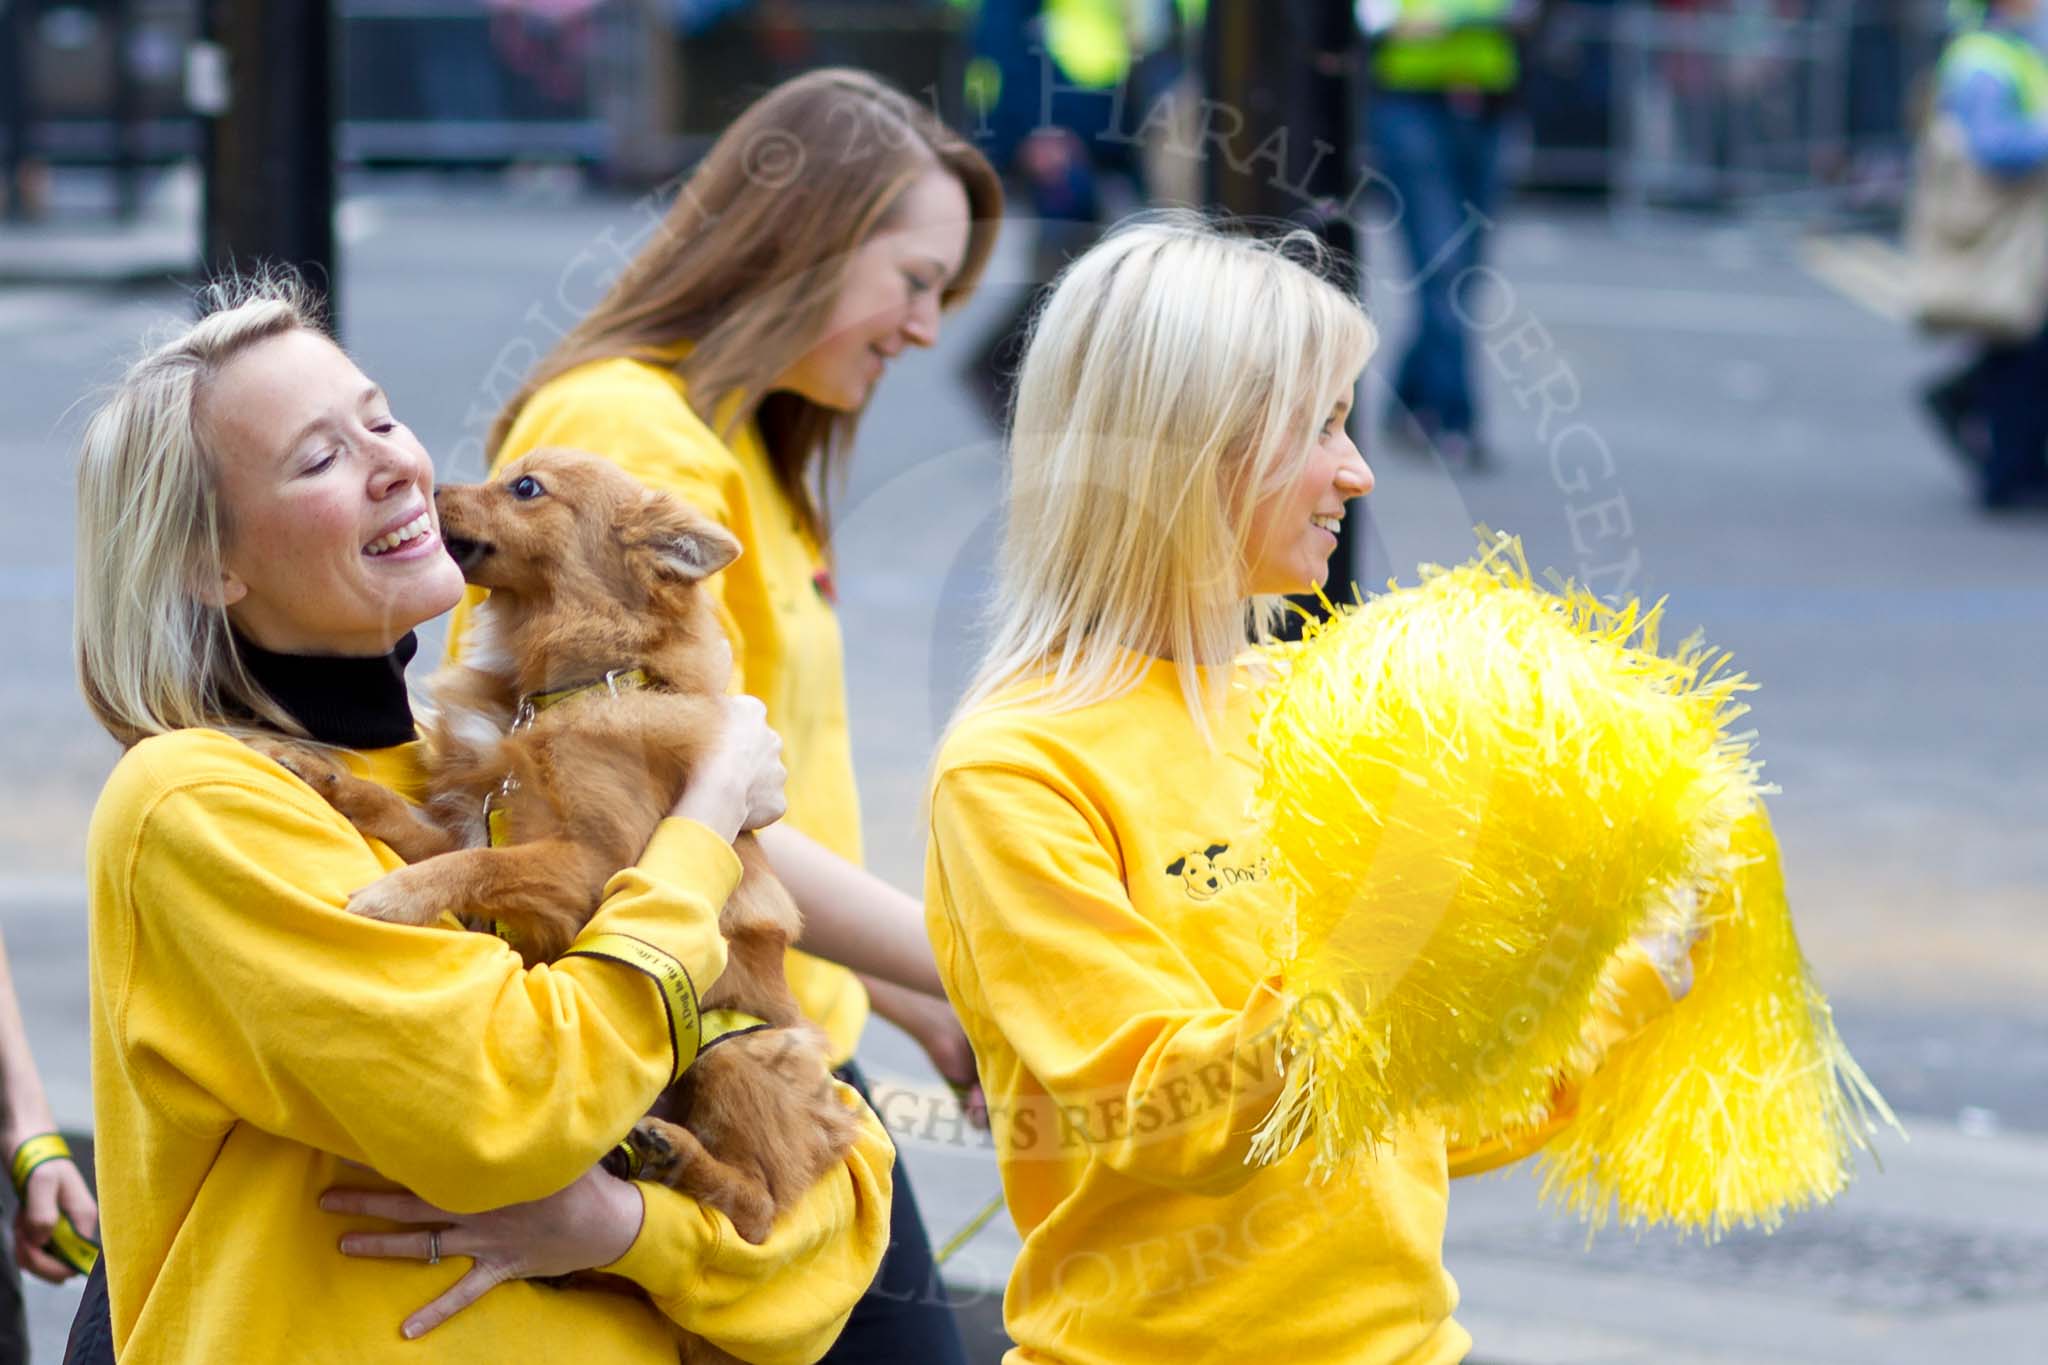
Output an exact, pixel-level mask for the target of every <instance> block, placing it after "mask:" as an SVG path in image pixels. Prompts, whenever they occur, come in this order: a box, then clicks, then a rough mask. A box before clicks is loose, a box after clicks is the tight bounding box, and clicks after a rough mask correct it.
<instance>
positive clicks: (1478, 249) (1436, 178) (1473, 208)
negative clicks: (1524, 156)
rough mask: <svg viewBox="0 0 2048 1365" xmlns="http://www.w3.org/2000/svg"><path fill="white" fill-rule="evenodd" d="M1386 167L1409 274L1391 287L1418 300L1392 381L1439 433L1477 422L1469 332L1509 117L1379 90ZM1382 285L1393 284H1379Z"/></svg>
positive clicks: (1373, 113)
mask: <svg viewBox="0 0 2048 1365" xmlns="http://www.w3.org/2000/svg"><path fill="white" fill-rule="evenodd" d="M1368 112H1369V119H1370V123H1371V127H1372V139H1373V143H1374V145H1375V147H1376V148H1377V149H1378V153H1379V169H1380V171H1381V173H1382V174H1384V175H1385V176H1386V178H1387V181H1388V183H1389V184H1390V185H1391V186H1392V188H1393V190H1394V192H1395V193H1396V194H1397V195H1399V196H1400V199H1399V202H1398V203H1397V204H1396V206H1395V207H1396V210H1397V212H1398V215H1399V217H1398V224H1399V227H1400V230H1401V239H1402V242H1403V244H1404V245H1405V246H1406V247H1407V249H1408V261H1409V271H1408V275H1407V276H1406V277H1405V278H1396V279H1395V280H1394V282H1393V286H1392V287H1393V288H1395V289H1396V290H1397V291H1398V292H1401V293H1407V294H1411V295H1413V296H1414V297H1415V306H1416V325H1415V333H1414V337H1413V339H1412V340H1410V342H1409V343H1408V351H1407V354H1405V355H1404V356H1403V357H1402V358H1401V368H1400V371H1399V373H1398V375H1397V377H1396V378H1395V381H1394V393H1395V396H1396V397H1397V398H1399V399H1400V401H1401V402H1402V404H1404V405H1405V406H1406V407H1407V409H1408V411H1409V412H1410V413H1412V414H1414V415H1415V417H1416V418H1417V419H1418V420H1419V421H1421V422H1422V424H1423V425H1424V426H1425V427H1427V428H1429V429H1431V430H1432V431H1435V432H1451V433H1457V434H1460V435H1466V436H1470V435H1471V434H1472V433H1473V431H1474V429H1475V427H1476V426H1477V424H1478V419H1477V413H1476V411H1475V409H1474V404H1473V397H1472V372H1471V370H1472V367H1471V360H1470V357H1469V355H1468V350H1469V348H1468V346H1467V344H1466V337H1465V325H1464V323H1463V321H1461V320H1460V318H1459V315H1458V309H1459V306H1460V304H1461V303H1465V304H1467V306H1468V307H1469V299H1470V295H1471V291H1472V290H1473V289H1474V288H1475V286H1476V285H1477V283H1478V281H1477V280H1476V279H1472V278H1464V277H1465V276H1466V272H1468V271H1470V270H1471V269H1472V267H1474V266H1476V265H1478V264H1479V263H1480V261H1481V259H1482V253H1483V251H1484V248H1485V243H1486V236H1487V233H1486V230H1485V222H1486V221H1487V220H1489V219H1490V218H1491V216H1492V214H1493V210H1494V204H1495V201H1496V200H1497V198H1498V197H1499V184H1498V181H1499V175H1500V129H1501V112H1500V107H1499V102H1498V100H1495V99H1487V98H1482V97H1479V96H1472V97H1469V98H1467V97H1463V96H1453V95H1438V94H1411V93H1406V92H1402V91H1375V92H1374V93H1373V95H1372V103H1371V104H1370V105H1369V106H1368ZM1380 278H1381V279H1382V280H1383V281H1384V280H1385V278H1386V277H1385V276H1381V277H1380Z"/></svg>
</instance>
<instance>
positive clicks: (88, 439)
mask: <svg viewBox="0 0 2048 1365" xmlns="http://www.w3.org/2000/svg"><path fill="white" fill-rule="evenodd" d="M200 305H201V310H202V312H203V313H204V316H202V317H201V318H200V320H199V321H198V322H195V323H191V324H189V325H186V326H184V327H182V328H180V329H179V330H178V331H177V332H176V333H175V334H174V335H172V336H170V337H168V338H165V339H163V340H161V341H160V342H158V343H157V344H156V345H155V346H153V347H152V348H151V349H150V350H148V351H147V352H146V353H145V354H144V355H143V357H142V358H141V359H140V360H137V361H136V362H135V363H134V364H133V365H131V366H129V368H128V372H127V373H126V374H124V375H123V376H122V377H121V379H120V381H119V382H118V383H117V384H116V385H115V386H114V388H113V391H112V392H111V393H110V394H109V395H108V396H107V397H106V399H105V401H104V402H102V403H101V404H100V407H99V409H98V410H97V411H96V412H94V413H93V415H92V418H91V420H90V421H89V422H87V424H86V428H85V439H84V442H83V444H82V446H81V449H80V451H79V461H78V592H77V605H76V615H75V618H74V624H73V633H74V639H75V642H76V647H77V657H78V678H79V684H80V686H81V687H82V688H83V689H84V691H85V701H86V705H88V706H89V707H91V708H92V713H93V715H94V716H95V717H96V718H97V719H98V720H99V722H100V724H101V725H103V726H105V727H106V728H107V731H108V733H110V734H112V735H113V736H114V738H115V739H117V740H119V741H120V742H121V743H122V744H124V745H126V744H134V743H136V742H137V741H138V740H141V739H144V738H146V737H148V736H150V735H155V734H162V733H164V732H166V731H169V730H179V729H185V728H188V727H191V726H200V725H206V726H216V727H220V726H225V727H228V728H240V727H245V726H247V725H248V724H249V723H250V722H251V721H254V722H257V723H260V724H262V725H265V726H268V727H271V728H273V729H277V730H281V731H284V732H285V733H287V734H293V735H303V734H304V733H305V732H304V730H303V729H302V728H301V727H300V726H299V724H298V723H297V722H296V721H294V720H293V719H292V718H291V717H290V715H288V714H287V713H286V712H285V711H284V709H283V708H282V707H280V706H279V705H278V704H277V703H276V702H275V701H274V700H272V699H271V697H270V696H269V694H268V693H266V692H264V690H263V689H262V688H261V687H260V686H258V685H257V684H256V683H255V682H254V681H253V680H252V679H251V678H250V676H249V674H248V671H247V670H246V669H245V668H244V667H243V665H242V661H241V658H240V656H239V655H237V654H236V652H235V646H234V641H233V637H232V635H231V633H230V631H229V629H228V616H227V610H226V608H225V607H223V606H220V605H218V604H216V603H211V602H208V601H207V600H205V598H204V597H203V596H202V588H203V585H205V584H209V583H213V582H217V581H218V580H219V578H220V575H221V571H222V547H223V546H224V545H225V544H226V542H227V539H228V536H229V535H230V533H231V530H232V528H231V527H230V526H229V525H228V523H227V516H226V512H225V509H224V508H223V507H222V505H221V500H220V498H219V496H218V488H219V471H218V465H217V457H216V455H215V453H214V452H213V451H211V450H209V449H208V448H207V444H206V439H205V435H204V433H203V432H202V430H201V426H200V422H199V419H198V411H197V410H198V405H199V401H200V398H201V395H202V394H203V393H204V392H205V390H206V386H207V385H208V384H209V383H210V382H211V381H212V380H213V379H214V377H215V376H217V375H218V374H219V373H220V372H221V370H222V368H223V367H225V366H226V365H227V364H228V362H230V361H231V360H233V359H234V358H235V357H236V356H238V355H240V354H242V353H243V352H244V351H246V350H247V349H248V348H249V347H251V346H253V345H255V344H256V343H257V342H259V341H263V340H265V339H267V338H269V337H274V336H278V335H281V334H283V333H285V332H289V331H293V330H297V329H305V330H310V331H316V332H323V334H324V329H323V328H322V327H321V323H320V315H319V310H318V308H317V305H316V304H315V303H314V302H313V300H312V296H311V295H310V293H309V291H308V290H307V289H306V288H305V286H304V285H303V284H301V283H300V282H299V281H298V280H297V279H296V278H295V277H293V276H290V275H286V274H263V275H258V276H252V277H241V276H235V277H231V278H227V279H222V280H218V281H215V282H214V283H212V284H209V285H208V286H206V287H205V288H204V289H203V290H202V291H201V295H200Z"/></svg>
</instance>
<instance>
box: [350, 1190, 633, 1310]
mask: <svg viewBox="0 0 2048 1365" xmlns="http://www.w3.org/2000/svg"><path fill="white" fill-rule="evenodd" d="M320 1207H321V1208H323V1209H325V1210H327V1212H329V1213H345V1214H355V1215H360V1216H363V1217H368V1218H383V1219H388V1220H389V1221H391V1222H394V1223H406V1224H411V1225H412V1226H409V1227H406V1228H403V1229H400V1230H397V1231H392V1232H351V1233H348V1234H346V1235H345V1236H343V1237H342V1239H341V1250H342V1254H343V1255H347V1256H375V1257H384V1258H388V1259H393V1260H400V1261H427V1260H430V1259H432V1257H433V1255H434V1253H435V1252H436V1251H438V1253H439V1255H440V1257H441V1258H442V1259H446V1258H448V1257H451V1256H459V1257H462V1258H464V1259H466V1260H468V1261H469V1262H470V1263H471V1264H470V1267H469V1269H468V1270H467V1271H465V1272H464V1273H463V1276H462V1278H461V1279H459V1280H457V1281H456V1282H455V1283H454V1284H453V1285H451V1286H450V1287H449V1288H448V1291H447V1292H446V1293H444V1294H442V1295H441V1297H439V1298H438V1299H435V1300H434V1301H433V1302H432V1303H430V1304H428V1305H427V1306H426V1307H424V1308H422V1309H420V1310H419V1311H418V1312H417V1313H414V1314H413V1315H412V1316H411V1317H409V1318H407V1319H406V1320H405V1324H404V1326H403V1327H402V1328H401V1329H400V1330H401V1331H402V1332H403V1333H404V1334H405V1336H406V1338H407V1340H411V1339H413V1338H415V1337H421V1336H424V1335H426V1334H427V1333H428V1332H431V1331H433V1330H434V1329H435V1328H436V1327H439V1326H440V1325H441V1324H442V1323H444V1322H446V1321H448V1319H450V1318H452V1317H454V1316H455V1315H456V1314H457V1313H460V1312H461V1311H462V1310H463V1309H465V1308H467V1307H469V1305H471V1304H473V1303H475V1302H476V1301H477V1300H478V1299H480V1298H482V1297H483V1296H484V1295H485V1294H487V1293H489V1292H490V1291H491V1290H493V1289H495V1288H497V1287H498V1286H499V1285H501V1284H504V1283H505V1282H506V1281H508V1280H530V1279H541V1278H546V1277H548V1276H553V1275H569V1274H573V1273H574V1272H576V1271H578V1270H589V1269H592V1268H593V1267H596V1266H601V1265H610V1264H611V1263H612V1262H613V1261H616V1260H618V1259H619V1257H621V1256H623V1255H625V1254H626V1252H627V1250H628V1249H629V1248H630V1247H631V1246H632V1245H633V1239H634V1238H636V1237H638V1236H639V1235H640V1220H641V1218H642V1216H643V1213H644V1207H643V1205H642V1204H641V1202H640V1191H639V1190H637V1189H635V1188H634V1187H633V1184H632V1182H631V1181H627V1180H620V1179H617V1178H616V1177H614V1176H611V1175H608V1174H606V1172H605V1171H604V1170H603V1169H602V1168H601V1167H593V1168H591V1170H590V1171H589V1172H588V1173H586V1174H585V1175H584V1176H583V1177H582V1178H580V1179H579V1180H577V1181H576V1183H575V1184H573V1185H570V1186H569V1187H568V1188H567V1189H564V1190H561V1191H558V1192H557V1193H555V1194H551V1195H549V1196H548V1197H547V1198H545V1199H536V1200H534V1201H533V1202H532V1203H530V1204H511V1205H508V1206H506V1207H505V1208H502V1209H492V1210H490V1211H489V1212H486V1213H449V1212H448V1211H447V1210H445V1209H437V1208H435V1207H434V1206H433V1205H432V1204H429V1203H428V1202H427V1201H426V1200H424V1199H421V1198H419V1197H418V1196H417V1195H412V1194H407V1193H406V1192H405V1191H403V1190H388V1191H387V1190H357V1189H332V1190H329V1191H327V1193H325V1194H323V1195H321V1196H320ZM436 1232H438V1233H439V1237H438V1239H437V1238H436V1237H435V1236H434V1234H435V1233H436Z"/></svg>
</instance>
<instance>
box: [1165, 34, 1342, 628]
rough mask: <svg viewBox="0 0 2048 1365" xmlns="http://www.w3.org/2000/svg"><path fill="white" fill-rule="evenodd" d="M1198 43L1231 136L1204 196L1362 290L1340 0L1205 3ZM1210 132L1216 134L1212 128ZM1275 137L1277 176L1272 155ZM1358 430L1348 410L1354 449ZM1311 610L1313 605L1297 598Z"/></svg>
mask: <svg viewBox="0 0 2048 1365" xmlns="http://www.w3.org/2000/svg"><path fill="white" fill-rule="evenodd" d="M1203 36H1204V41H1203V65H1204V67H1205V74H1206V75H1207V78H1208V80H1207V83H1208V90H1209V97H1210V98H1211V99H1213V100H1215V101H1216V102H1217V104H1218V105H1219V106H1220V108H1218V109H1216V110H1213V111H1211V112H1210V114H1209V117H1210V118H1211V119H1212V120H1214V119H1224V120H1228V122H1227V123H1226V124H1225V125H1224V126H1226V127H1234V126H1237V120H1239V119H1241V120H1242V127H1241V129H1240V130H1239V131H1238V132H1237V134H1236V136H1235V137H1233V138H1231V139H1230V140H1229V144H1228V145H1229V146H1230V148H1231V151H1232V152H1233V153H1234V155H1231V156H1225V155H1222V154H1219V153H1217V152H1214V151H1212V152H1211V153H1210V155H1209V156H1208V158H1207V159H1206V161H1205V163H1204V171H1205V175H1206V177H1207V189H1208V199H1209V202H1210V203H1212V204H1216V205H1220V206H1221V207H1223V208H1224V209H1227V210H1228V211H1229V212H1231V213H1232V214H1235V215H1237V216H1239V217H1242V218H1250V219H1255V220H1260V221H1259V224H1258V226H1259V227H1260V228H1261V230H1264V229H1266V228H1268V227H1270V226H1272V225H1273V223H1274V220H1280V221H1284V222H1287V223H1291V224H1293V225H1295V226H1298V227H1304V228H1307V229H1309V230H1310V231H1312V232H1314V233H1316V235H1317V236H1319V237H1321V238H1322V240H1323V241H1324V242H1325V243H1327V244H1328V245H1329V246H1330V247H1332V248H1333V249H1334V250H1335V251H1337V252H1338V253H1339V255H1338V259H1339V260H1341V261H1344V262H1346V266H1347V268H1346V270H1345V276H1344V281H1343V282H1344V284H1345V285H1346V286H1347V287H1348V288H1349V289H1350V290H1351V291H1352V292H1353V293H1354V294H1356V293H1358V292H1359V291H1360V290H1361V289H1362V288H1363V272H1364V263H1363V261H1362V260H1361V258H1360V253H1361V251H1362V248H1363V246H1364V243H1363V242H1362V240H1361V239H1360V238H1359V235H1358V230H1357V226H1356V224H1354V223H1353V222H1352V220H1351V219H1350V218H1349V217H1348V216H1347V215H1346V214H1345V213H1344V211H1343V209H1342V207H1341V206H1342V205H1343V204H1344V203H1345V200H1346V198H1347V196H1348V195H1349V194H1350V192H1351V189H1352V184H1351V181H1352V178H1353V177H1354V176H1355V174H1356V167H1355V166H1354V164H1353V161H1354V148H1353V137H1352V128H1353V126H1354V124H1355V120H1356V119H1357V116H1358V105H1357V90H1356V86H1355V82H1354V80H1353V76H1354V73H1355V71H1356V69H1357V65H1358V40H1357V31H1356V27H1355V24H1354V21H1353V19H1352V7H1351V5H1350V4H1349V3H1346V0H1212V3H1211V4H1210V6H1209V18H1208V26H1207V29H1206V32H1205V33H1204V35H1203ZM1211 126H1212V127H1214V126H1216V125H1215V124H1214V123H1213V122H1212V124H1211ZM1274 139H1284V157H1285V159H1284V169H1280V168H1276V167H1275V165H1274V153H1273V152H1271V151H1265V152H1264V153H1263V154H1259V155H1255V153H1256V152H1260V151H1261V149H1269V148H1276V147H1280V146H1282V145H1283V144H1281V143H1277V142H1275V141H1274ZM1364 427H1365V423H1364V419H1363V416H1362V414H1359V413H1357V412H1353V414H1352V417H1351V430H1352V434H1353V436H1354V437H1355V438H1358V439H1359V445H1360V446H1361V448H1362V447H1363V446H1364V444H1365V442H1364V440H1363V437H1362V432H1363V430H1364ZM1364 530H1365V517H1364V514H1363V511H1362V509H1355V510H1354V512H1353V514H1352V515H1350V516H1347V517H1346V518H1344V528H1343V531H1342V533H1341V534H1340V535H1339V537H1338V541H1337V549H1336V550H1335V552H1333V553H1332V554H1331V556H1330V582H1329V589H1328V591H1329V594H1330V596H1331V597H1332V598H1333V599H1335V600H1338V601H1343V600H1347V599H1348V598H1349V597H1350V595H1351V591H1350V590H1351V584H1352V582H1353V580H1354V579H1356V578H1357V576H1358V574H1359V573H1360V572H1361V571H1362V570H1363V567H1364V553H1363V552H1364V538H1365V536H1364ZM1297 600H1298V601H1300V602H1301V604H1302V605H1303V606H1304V607H1307V608H1308V609H1310V610H1315V609H1316V608H1317V606H1318V603H1317V602H1316V600H1315V599H1313V598H1302V599H1297Z"/></svg>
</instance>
